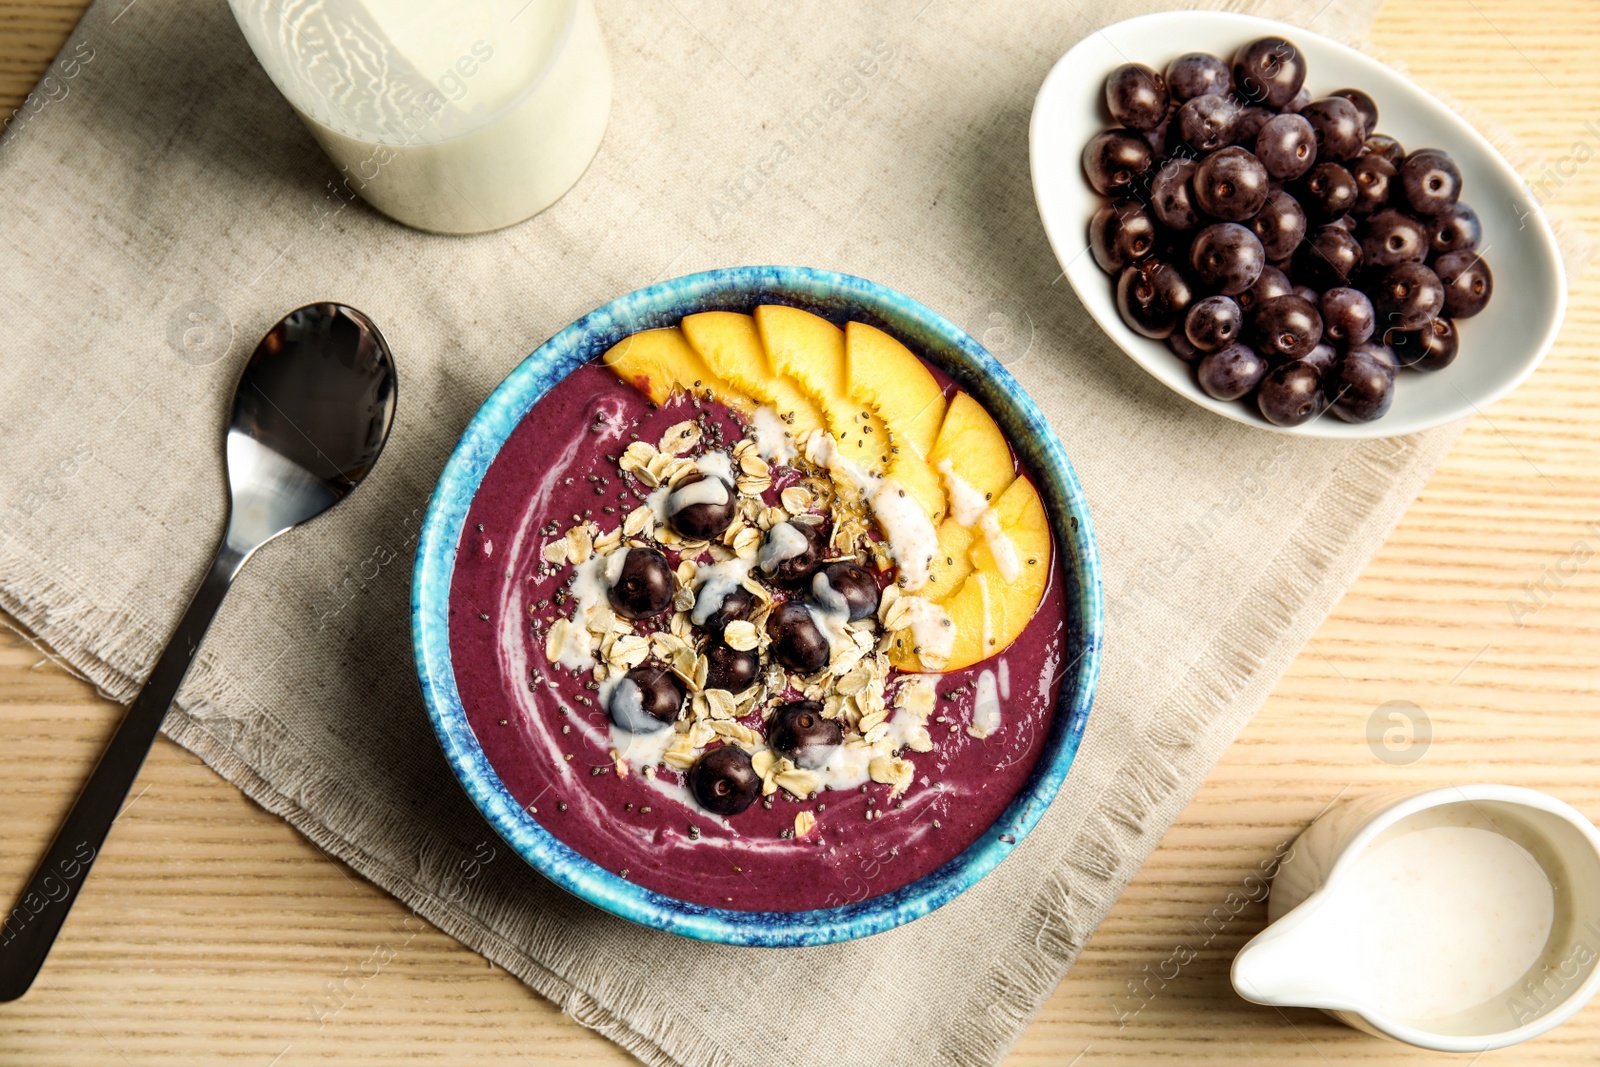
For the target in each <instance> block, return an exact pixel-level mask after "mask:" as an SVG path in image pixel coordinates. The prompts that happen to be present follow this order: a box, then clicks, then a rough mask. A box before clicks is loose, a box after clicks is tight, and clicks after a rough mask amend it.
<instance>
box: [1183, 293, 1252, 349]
mask: <svg viewBox="0 0 1600 1067" xmlns="http://www.w3.org/2000/svg"><path fill="white" fill-rule="evenodd" d="M1243 330H1244V312H1243V311H1241V310H1239V304H1238V302H1237V301H1235V300H1234V299H1233V298H1232V297H1228V296H1208V297H1206V298H1205V299H1204V300H1197V301H1195V302H1194V303H1193V304H1190V305H1189V311H1188V313H1187V314H1186V315H1184V317H1183V333H1184V336H1185V337H1187V338H1188V339H1189V343H1190V344H1191V345H1193V346H1194V347H1195V348H1197V349H1199V350H1200V351H1201V352H1215V351H1216V350H1217V349H1219V348H1224V347H1226V346H1228V345H1230V344H1232V343H1233V342H1235V341H1237V340H1238V339H1239V334H1240V333H1242V332H1243Z"/></svg>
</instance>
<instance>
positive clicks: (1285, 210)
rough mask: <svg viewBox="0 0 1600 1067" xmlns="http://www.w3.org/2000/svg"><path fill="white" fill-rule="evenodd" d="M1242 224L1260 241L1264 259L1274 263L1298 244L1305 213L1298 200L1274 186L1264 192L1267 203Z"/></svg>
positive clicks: (1303, 229)
mask: <svg viewBox="0 0 1600 1067" xmlns="http://www.w3.org/2000/svg"><path fill="white" fill-rule="evenodd" d="M1245 225H1247V226H1249V227H1250V232H1251V233H1253V234H1255V235H1256V240H1258V241H1260V242H1261V250H1262V251H1263V252H1265V253H1266V256H1267V262H1268V263H1276V262H1278V261H1280V260H1285V259H1288V258H1289V257H1291V256H1292V255H1294V250H1295V249H1296V248H1299V247H1300V242H1301V241H1302V240H1303V239H1304V238H1305V235H1306V213H1305V212H1304V211H1301V210H1300V201H1298V200H1296V199H1295V198H1294V197H1292V196H1290V195H1289V194H1288V193H1286V192H1284V191H1283V190H1282V189H1274V190H1273V191H1272V192H1271V193H1269V194H1267V202H1266V203H1265V204H1262V205H1261V210H1260V211H1258V212H1256V214H1255V217H1254V218H1252V219H1251V220H1250V221H1249V222H1247V223H1246V224H1245Z"/></svg>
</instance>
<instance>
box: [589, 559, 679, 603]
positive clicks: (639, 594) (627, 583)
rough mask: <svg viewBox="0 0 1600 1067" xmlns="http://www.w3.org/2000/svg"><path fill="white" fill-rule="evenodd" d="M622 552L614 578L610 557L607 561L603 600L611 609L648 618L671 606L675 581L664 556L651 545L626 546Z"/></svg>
mask: <svg viewBox="0 0 1600 1067" xmlns="http://www.w3.org/2000/svg"><path fill="white" fill-rule="evenodd" d="M621 555H622V562H621V564H620V566H618V567H617V569H616V574H615V576H614V577H613V576H612V564H611V560H607V561H606V563H607V566H606V576H607V578H608V579H610V584H609V585H608V586H607V588H606V599H607V600H608V601H610V603H611V610H612V611H615V612H616V613H617V614H618V615H621V616H622V617H623V618H624V619H648V618H651V617H652V616H655V615H659V614H661V613H662V612H663V611H666V610H667V609H668V608H670V607H671V606H672V595H673V594H674V593H676V592H677V591H678V581H677V578H676V577H674V575H673V573H672V568H671V567H669V566H668V565H667V557H666V556H663V555H662V554H661V553H660V552H658V551H657V550H655V549H653V548H628V549H624V550H623V552H622V553H621ZM612 558H613V559H614V558H615V557H614V556H613V557H612Z"/></svg>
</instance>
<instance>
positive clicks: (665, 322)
mask: <svg viewBox="0 0 1600 1067" xmlns="http://www.w3.org/2000/svg"><path fill="white" fill-rule="evenodd" d="M759 304H790V305H794V306H796V307H803V308H806V309H808V310H810V311H814V312H816V313H818V314H820V315H822V316H824V317H827V318H831V319H833V320H834V321H836V322H843V321H845V320H846V319H855V320H857V321H860V322H867V323H870V324H872V325H874V326H877V327H879V328H881V329H883V330H886V331H887V332H889V333H891V334H893V335H895V336H896V337H898V338H900V340H902V341H903V342H905V343H906V344H907V345H908V346H910V348H911V349H912V350H913V351H915V352H917V353H918V354H919V355H921V356H923V358H925V359H927V360H929V361H930V362H932V363H933V364H935V365H936V366H938V367H940V368H941V369H942V370H944V371H945V372H946V373H947V374H949V375H950V376H951V377H952V378H954V379H955V380H956V381H957V382H959V383H960V384H961V386H962V387H963V388H965V389H966V390H968V391H969V392H970V393H972V395H973V396H974V397H976V398H977V399H978V400H979V401H981V402H982V403H983V405H984V406H985V407H986V408H988V410H989V412H990V413H991V414H992V415H994V417H995V419H996V421H998V422H999V424H1000V427H1001V429H1003V430H1004V431H1005V434H1006V436H1007V437H1008V438H1009V439H1010V441H1011V444H1012V447H1014V448H1015V449H1016V450H1017V451H1018V452H1019V453H1020V454H1021V456H1022V458H1023V460H1024V462H1025V463H1026V464H1027V466H1028V468H1029V471H1030V472H1031V473H1032V475H1033V477H1034V480H1035V482H1036V483H1037V485H1038V488H1039V491H1040V493H1041V494H1042V496H1043V498H1044V503H1045V508H1046V510H1047V511H1048V512H1049V514H1050V517H1051V522H1052V529H1053V531H1054V534H1055V543H1056V546H1057V550H1058V554H1059V558H1060V559H1061V563H1062V571H1063V573H1064V574H1065V575H1066V580H1067V582H1068V586H1069V588H1068V589H1067V604H1068V611H1069V618H1068V630H1069V636H1068V640H1067V648H1066V657H1067V661H1068V663H1069V664H1070V666H1069V667H1068V669H1067V671H1066V673H1065V675H1064V677H1063V679H1062V682H1061V690H1060V693H1059V696H1058V697H1057V703H1056V714H1055V719H1054V721H1053V723H1052V725H1051V729H1050V733H1049V736H1048V738H1047V739H1046V741H1045V746H1044V750H1043V753H1042V754H1041V756H1040V758H1039V763H1038V765H1037V767H1035V768H1034V771H1033V775H1032V777H1031V778H1030V779H1029V780H1028V782H1027V785H1026V786H1025V787H1024V788H1023V790H1022V792H1021V793H1019V794H1018V795H1017V797H1016V799H1014V800H1013V801H1012V802H1011V805H1010V806H1009V807H1008V808H1006V810H1005V811H1004V812H1003V813H1002V814H1001V816H1000V818H999V819H997V820H996V821H995V823H994V825H992V826H991V827H989V829H988V831H987V832H985V833H984V834H983V835H982V836H981V837H979V838H978V839H977V840H976V841H974V842H973V843H972V844H971V845H970V846H969V847H968V848H967V849H966V850H965V851H964V852H962V853H961V854H960V855H958V856H956V857H955V858H954V859H952V860H951V861H950V862H948V863H946V864H945V865H944V866H942V867H940V868H939V869H938V870H936V871H934V872H933V873H931V874H928V875H926V876H924V877H922V878H919V879H917V880H916V881H915V882H912V883H910V884H909V885H906V886H903V887H902V888H900V889H897V890H894V891H893V892H889V893H884V894H882V895H880V896H876V897H872V898H869V899H867V900H862V901H858V902H856V903H853V904H849V905H846V906H844V907H839V908H826V909H818V910H815V911H800V912H789V911H785V912H750V911H732V910H727V909H722V908H710V907H704V906H701V905H698V904H690V903H686V902H684V901H681V900H676V899H674V898H672V897H668V896H664V895H662V894H660V893H655V892H652V891H651V890H649V889H645V888H643V887H641V886H638V885H635V884H634V883H632V882H627V881H624V880H622V879H621V878H619V877H617V876H616V875H614V874H612V873H611V872H609V871H606V870H604V869H602V868H601V867H599V866H597V865H596V864H594V863H592V862H591V861H589V860H588V859H586V858H584V857H583V856H582V855H580V854H578V853H577V852H576V851H574V850H573V849H571V848H569V847H568V846H567V845H564V844H562V843H561V842H560V841H558V840H556V838H555V837H553V836H552V835H551V834H550V833H548V832H547V831H546V830H545V829H544V827H542V826H540V825H539V822H538V820H536V819H535V818H534V817H533V816H531V815H529V814H528V813H527V812H526V811H525V810H523V808H522V807H521V805H519V804H518V803H517V802H516V800H514V799H513V798H512V796H511V794H510V792H509V791H508V790H507V789H506V787H505V785H504V784H503V783H502V782H501V780H500V776H499V775H498V774H496V773H495V770H494V768H493V767H491V766H490V765H489V761H488V760H487V759H486V758H485V756H484V754H483V749H482V748H481V747H479V745H478V739H477V737H476V736H475V735H474V734H473V732H472V728H471V727H470V726H468V725H467V716H466V713H465V711H464V710H463V709H462V706H461V696H460V694H459V693H458V692H457V690H456V682H455V674H454V671H453V669H452V666H451V662H450V640H449V638H450V627H449V601H450V580H451V574H452V572H453V570H454V568H455V560H456V545H457V543H458V542H459V541H460V539H461V528H462V525H463V524H464V523H465V522H466V517H467V508H468V507H469V505H470V504H471V503H472V497H473V494H474V493H476V492H477V491H478V486H479V484H480V483H481V482H482V481H483V476H484V473H485V472H486V471H487V470H488V469H489V464H491V463H492V462H494V458H495V456H496V455H497V454H498V453H499V451H500V447H501V445H502V444H504V443H505V440H506V438H507V437H508V436H510V434H511V431H512V430H513V429H515V428H516V426H517V424H518V423H519V422H520V421H521V420H522V418H523V416H524V415H526V414H527V413H528V411H529V410H530V409H531V408H532V407H533V406H534V404H536V403H538V401H539V399H540V398H541V397H543V396H544V395H545V393H546V392H547V391H548V390H549V389H550V388H551V387H552V386H553V385H555V384H556V382H558V381H560V380H561V379H562V377H564V376H565V375H566V374H568V373H569V372H570V371H572V370H573V369H574V368H576V367H578V366H580V365H581V364H583V363H585V362H587V361H588V360H591V359H594V358H596V357H598V356H599V355H600V354H601V353H603V352H604V351H605V350H606V349H607V348H609V347H610V346H611V345H612V344H614V343H615V342H617V341H619V340H621V339H622V338H623V337H625V336H627V335H628V334H631V333H634V332H636V331H638V330H645V329H650V328H652V327H657V326H671V325H676V324H677V323H678V321H679V320H681V319H682V318H683V317H684V316H685V315H691V314H694V313H695V312H699V311H713V310H724V311H744V312H748V311H750V310H752V309H754V308H755V307H756V306H757V305H759ZM411 611H412V620H411V624H412V640H413V642H414V644H415V649H416V658H417V674H418V676H419V677H420V679H421V681H422V695H423V699H424V701H425V702H426V704H427V708H428V717H429V718H430V719H432V721H433V728H434V729H435V730H436V731H437V732H438V734H439V743H440V744H441V745H442V746H443V747H444V753H445V756H446V757H448V759H449V760H450V766H451V767H453V768H454V769H455V772H456V777H458V778H460V779H461V784H462V785H463V786H464V787H465V788H466V791H467V795H468V796H470V797H471V798H472V800H473V802H474V803H475V804H477V805H478V809H479V810H480V811H482V812H483V814H484V817H485V818H487V819H488V820H489V822H490V823H491V824H492V825H493V826H494V828H495V830H496V831H497V832H498V833H499V834H500V836H501V837H503V838H505V840H506V843H507V844H508V845H510V846H511V848H513V849H515V850H516V851H517V853H518V854H520V855H521V856H522V857H523V859H525V860H527V861H528V862H529V863H531V864H532V865H533V866H534V867H535V868H536V869H537V870H538V871H539V872H540V873H542V874H543V875H545V877H547V878H549V879H550V880H551V881H553V882H555V883H556V884H557V885H559V886H561V887H562V888H563V889H566V890H568V891H569V892H571V893H574V894H576V895H577V896H579V897H581V898H583V899H584V900H586V901H588V902H589V903H591V904H594V905H596V906H597V907H600V908H604V909H605V910H606V911H609V912H611V913H613V914H615V915H620V916H622V917H623V918H625V919H632V920H633V921H634V922H638V923H642V924H644V925H646V926H653V927H657V928H658V929H662V930H670V931H672V932H673V933H677V934H683V935H684V936H686V937H693V938H699V939H701V940H705V941H721V942H726V943H728V944H736V945H761V946H797V945H820V944H826V943H829V942H833V941H845V940H849V939H851V938H856V937H865V936H866V935H868V934H875V933H878V932H879V931H882V930H888V929H890V928H891V927H895V926H899V925H900V924H902V923H906V922H910V921H911V920H912V919H915V918H917V917H919V916H922V915H926V914H927V913H928V912H930V911H932V910H933V909H934V908H937V907H938V906H939V905H941V904H943V903H945V902H946V901H948V900H950V899H951V898H952V897H954V896H955V895H956V894H958V893H960V892H961V891H962V890H964V889H966V888H967V887H969V886H971V885H972V884H973V883H974V882H976V881H977V880H978V879H979V878H982V877H983V876H984V875H985V874H987V873H988V872H989V871H990V870H992V869H993V868H994V866H995V865H996V864H997V863H999V862H1000V861H1001V860H1002V859H1004V858H1005V857H1006V855H1007V854H1008V853H1009V852H1010V851H1011V850H1012V849H1013V848H1015V847H1016V844H1017V842H1019V841H1021V840H1022V838H1023V836H1024V835H1026V834H1027V832H1028V831H1029V830H1030V829H1032V828H1033V825H1034V824H1035V823H1037V822H1038V821H1039V818H1040V816H1042V815H1043V814H1044V810H1045V808H1046V807H1047V806H1048V805H1049V803H1050V801H1051V800H1052V799H1053V798H1054V797H1055V795H1056V791H1057V790H1058V789H1059V788H1060V787H1061V782H1062V780H1063V779H1064V778H1065V777H1066V775H1067V768H1068V767H1070V766H1071V765H1072V758H1073V755H1074V754H1075V753H1076V752H1077V750H1078V742H1079V740H1080V739H1081V738H1082V736H1083V729H1084V726H1085V724H1086V723H1087V721H1088V718H1089V707H1090V704H1091V703H1092V702H1093V699H1094V689H1095V679H1096V676H1097V675H1098V673H1099V665H1100V642H1101V605H1100V566H1099V561H1098V560H1097V558H1096V555H1095V545H1094V535H1093V533H1092V532H1091V530H1090V526H1089V512H1088V507H1087V505H1086V503H1085V501H1084V498H1083V491H1082V490H1081V489H1080V488H1079V486H1078V481H1077V478H1076V477H1074V475H1073V473H1072V466H1071V464H1069V463H1068V462H1067V457H1066V453H1065V452H1064V451H1063V450H1062V447H1061V442H1060V441H1059V440H1057V439H1056V435H1055V432H1054V431H1052V430H1051V429H1050V426H1049V424H1048V423H1046V422H1045V419H1044V415H1043V414H1042V413H1041V412H1040V411H1039V409H1038V407H1036V406H1035V405H1034V403H1033V401H1032V400H1031V399H1029V398H1028V395H1027V394H1026V393H1025V392H1023V390H1022V387H1021V386H1020V385H1018V384H1017V381H1016V379H1015V378H1013V377H1012V376H1011V375H1010V373H1009V372H1007V371H1006V369H1005V368H1004V367H1002V366H1001V365H1000V364H999V363H998V362H996V361H995V359H994V357H993V356H991V355H990V354H989V353H988V352H986V351H985V350H984V349H983V347H982V346H981V345H979V344H978V342H976V341H975V340H973V339H972V338H971V337H970V336H968V335H967V334H966V333H965V332H964V331H962V330H960V329H959V328H957V327H956V326H955V325H954V324H952V323H951V322H949V321H948V320H947V319H945V318H944V317H943V316H940V315H937V314H935V313H934V312H932V311H930V310H929V309H927V308H926V307H923V306H922V305H921V304H919V303H917V302H916V301H915V300H912V299H911V298H910V297H907V296H905V295H903V294H901V293H897V292H895V291H894V290H892V289H886V288H884V287H883V286H881V285H877V284H874V283H873V282H869V281H866V280H864V279H861V278H854V277H851V276H849V275H846V274H835V273H832V272H829V271H821V270H810V269H807V268H804V267H734V268H730V269H727V270H714V271H707V272H705V273H703V274H692V275H689V276H687V277H684V278H675V279H672V280H670V281H665V282H661V283H659V284H657V285H652V286H650V287H648V288H645V289H640V290H639V291H638V292H635V293H629V294H628V295H627V296H624V297H621V298H620V299H618V300H614V301H612V302H611V303H609V304H607V305H606V306H605V307H602V308H599V309H598V310H596V311H593V312H591V313H589V314H588V315H585V316H584V317H583V318H581V319H579V320H578V321H577V322H575V323H573V324H572V325H570V326H568V327H567V328H566V329H564V330H562V331H561V332H560V333H558V334H556V335H555V336H554V337H552V338H551V339H550V340H549V341H547V342H545V344H543V345H542V346H540V348H539V349H538V350H537V351H535V352H534V353H533V354H532V355H531V356H529V357H528V358H527V359H525V360H523V361H522V364H521V365H520V366H518V367H517V369H516V370H514V371H512V372H511V374H510V375H509V376H508V377H507V378H506V379H505V381H503V382H501V383H500V386H499V388H497V389H495V391H494V392H493V393H492V394H490V396H489V399H488V400H486V401H484V404H483V407H482V408H480V409H479V411H478V413H477V415H476V416H474V417H473V420H472V422H471V423H470V424H469V425H468V426H467V429H466V432H465V433H463V434H462V435H461V441H460V442H459V443H458V444H457V445H456V449H455V452H454V453H453V454H452V455H451V457H450V461H449V462H448V463H447V464H445V468H444V472H443V473H442V474H441V475H440V476H439V485H438V487H437V488H436V489H435V490H434V493H433V499H432V501H431V502H430V503H429V504H428V513H427V516H426V518H425V519H424V520H423V524H422V533H421V539H420V541H419V542H418V545H417V560H416V570H415V573H414V575H413V580H412V593H411Z"/></svg>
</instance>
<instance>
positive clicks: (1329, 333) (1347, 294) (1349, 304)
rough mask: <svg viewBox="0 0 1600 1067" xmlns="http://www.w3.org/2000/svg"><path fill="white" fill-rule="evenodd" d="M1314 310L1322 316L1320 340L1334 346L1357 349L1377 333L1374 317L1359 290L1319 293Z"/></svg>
mask: <svg viewBox="0 0 1600 1067" xmlns="http://www.w3.org/2000/svg"><path fill="white" fill-rule="evenodd" d="M1317 310H1318V311H1320V312H1321V313H1322V336H1323V337H1325V338H1327V339H1328V340H1330V341H1333V342H1335V343H1336V344H1341V345H1358V344H1360V343H1361V342H1363V341H1366V340H1369V339H1371V337H1372V335H1373V333H1375V332H1376V331H1377V329H1378V313H1377V312H1376V311H1374V310H1373V307H1372V301H1371V300H1369V299H1367V294H1366V293H1363V292H1362V291H1361V290H1359V289H1350V288H1348V287H1345V286H1338V287H1336V288H1333V289H1328V290H1326V291H1324V292H1323V294H1322V297H1321V299H1320V300H1319V301H1318V307H1317Z"/></svg>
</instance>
